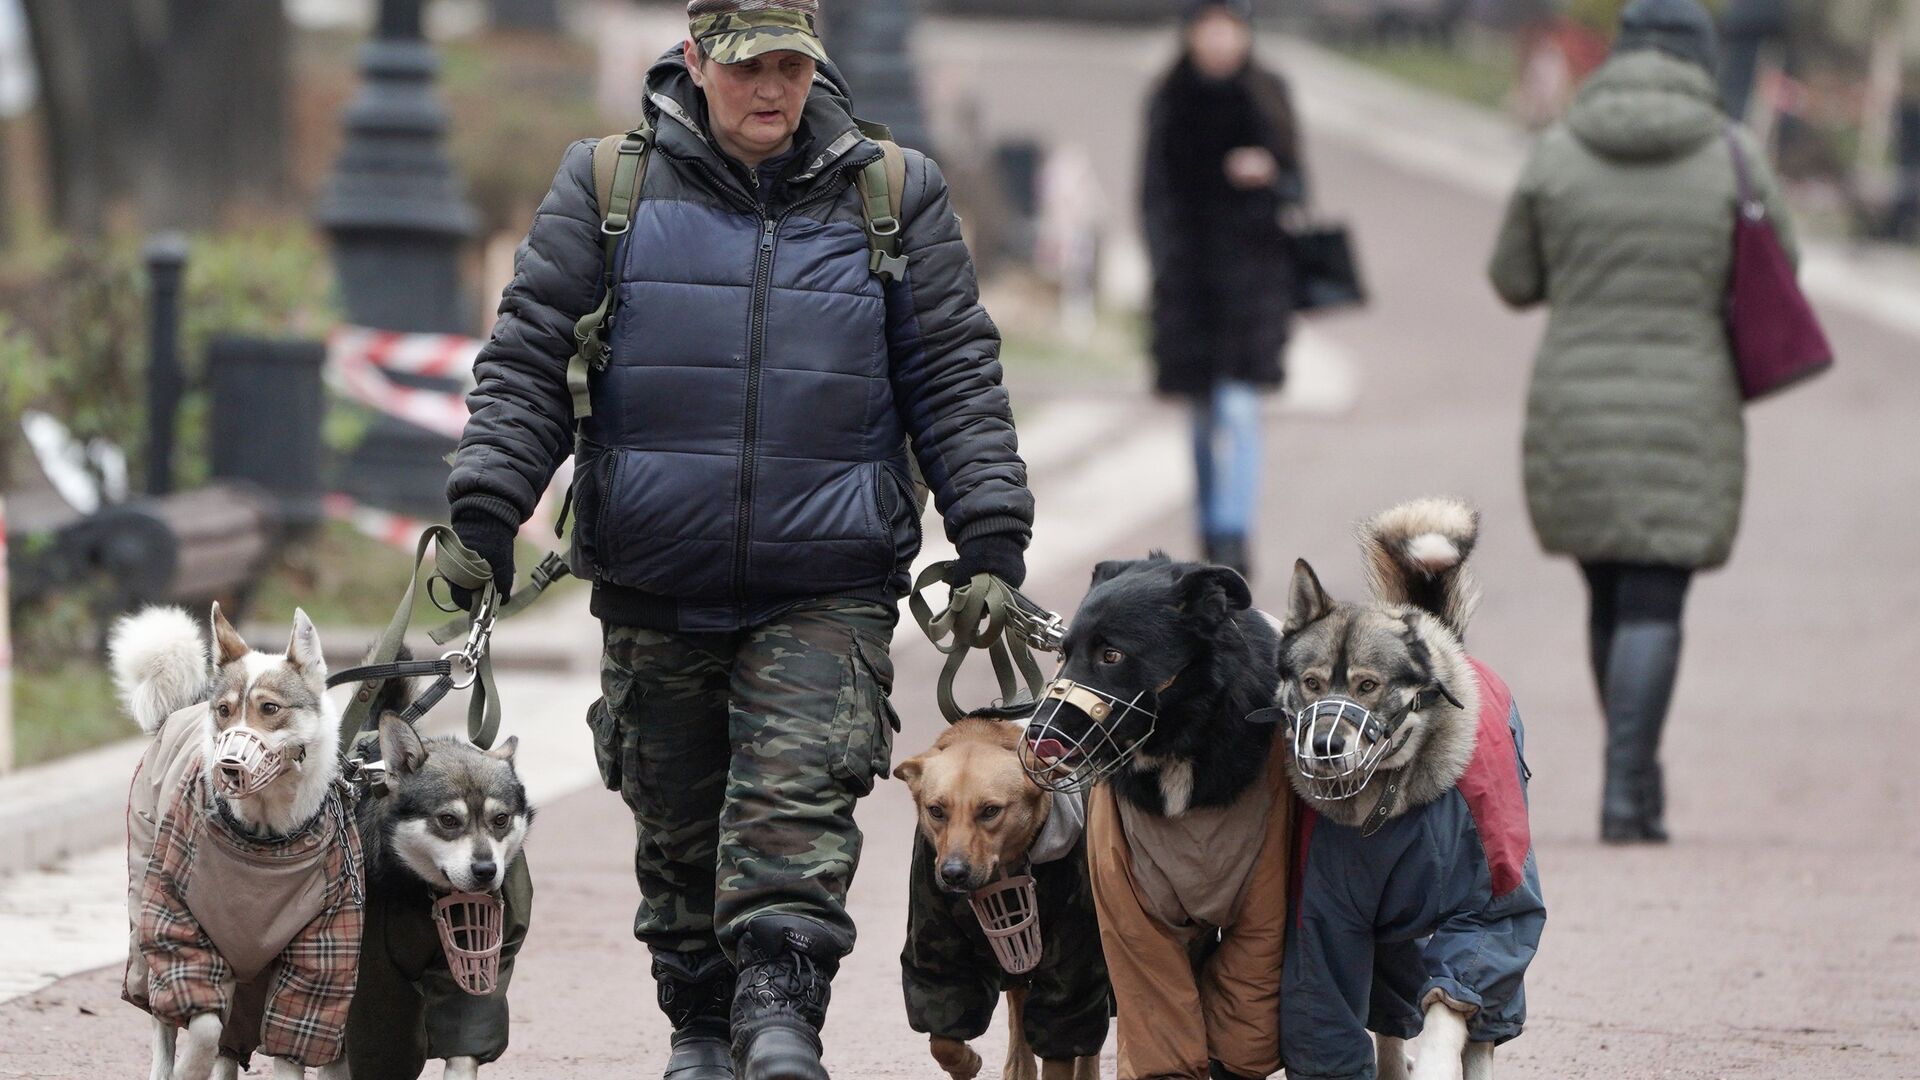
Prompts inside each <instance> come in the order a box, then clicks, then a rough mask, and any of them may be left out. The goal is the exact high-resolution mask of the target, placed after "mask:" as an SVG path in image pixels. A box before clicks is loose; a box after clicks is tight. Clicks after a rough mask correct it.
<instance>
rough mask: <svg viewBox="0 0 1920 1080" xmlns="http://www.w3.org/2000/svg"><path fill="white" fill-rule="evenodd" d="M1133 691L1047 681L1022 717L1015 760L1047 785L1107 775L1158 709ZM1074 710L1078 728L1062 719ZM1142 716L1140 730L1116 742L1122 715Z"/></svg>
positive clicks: (1060, 786)
mask: <svg viewBox="0 0 1920 1080" xmlns="http://www.w3.org/2000/svg"><path fill="white" fill-rule="evenodd" d="M1146 696H1147V695H1145V694H1144V693H1143V694H1135V695H1134V696H1133V697H1132V698H1121V697H1120V696H1118V695H1116V694H1111V693H1108V692H1107V691H1105V690H1101V689H1099V688H1098V687H1093V686H1088V685H1087V684H1086V683H1080V682H1075V681H1073V680H1072V679H1055V680H1053V682H1051V683H1049V684H1047V691H1046V694H1045V695H1044V696H1043V697H1042V698H1041V701H1040V707H1039V708H1038V709H1036V710H1034V714H1033V718H1032V719H1031V720H1029V721H1028V722H1027V733H1026V737H1025V738H1024V739H1022V740H1020V747H1019V754H1020V766H1021V768H1023V769H1025V770H1026V773H1027V778H1028V779H1030V780H1032V781H1033V782H1034V783H1035V784H1037V785H1039V786H1040V787H1041V788H1042V789H1044V790H1047V791H1058V792H1076V791H1085V790H1086V789H1088V788H1090V787H1092V786H1093V785H1094V784H1096V783H1099V782H1100V781H1101V780H1104V779H1106V778H1107V777H1109V776H1112V775H1113V774H1114V773H1115V772H1117V771H1119V769H1120V767H1121V766H1123V765H1125V764H1126V763H1127V762H1128V761H1130V760H1132V759H1133V755H1134V753H1135V752H1136V751H1138V750H1139V748H1140V744H1141V743H1144V742H1146V741H1147V739H1148V738H1150V737H1152V735H1153V730H1154V725H1155V724H1156V723H1157V722H1158V719H1159V714H1158V712H1157V711H1156V710H1155V709H1154V708H1152V707H1151V706H1150V705H1143V704H1142V703H1141V699H1142V698H1144V697H1146ZM1075 714H1077V715H1078V716H1079V717H1080V718H1081V719H1082V721H1083V722H1084V723H1085V727H1084V728H1083V729H1082V730H1080V731H1079V732H1077V733H1076V732H1074V731H1072V730H1070V729H1069V728H1068V727H1067V725H1066V724H1064V723H1063V720H1064V719H1065V717H1066V716H1072V715H1075ZM1141 718H1143V719H1144V720H1145V721H1146V730H1144V731H1142V732H1141V733H1140V734H1139V735H1138V736H1137V737H1135V738H1133V739H1130V740H1128V741H1127V742H1126V744H1125V745H1122V744H1121V742H1120V740H1119V737H1118V735H1117V732H1118V730H1119V727H1120V725H1121V724H1122V723H1124V722H1126V721H1127V720H1128V719H1141Z"/></svg>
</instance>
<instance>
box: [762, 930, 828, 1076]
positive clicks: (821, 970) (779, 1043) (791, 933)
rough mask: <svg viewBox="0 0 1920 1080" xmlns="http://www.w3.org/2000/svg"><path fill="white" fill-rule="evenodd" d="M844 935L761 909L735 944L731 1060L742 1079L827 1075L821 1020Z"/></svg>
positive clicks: (825, 1019)
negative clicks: (737, 972)
mask: <svg viewBox="0 0 1920 1080" xmlns="http://www.w3.org/2000/svg"><path fill="white" fill-rule="evenodd" d="M848 947H849V942H847V941H846V940H845V939H844V938H843V937H842V936H841V934H840V933H839V932H838V931H835V930H832V929H830V928H828V927H826V926H823V925H821V924H820V923H817V922H814V921H813V920H812V919H807V918H801V917H799V916H795V915H761V916H759V917H757V918H755V919H754V920H753V921H752V922H749V923H748V924H747V928H746V933H744V934H742V935H741V936H740V943H739V945H738V946H737V949H736V951H737V952H738V954H739V958H740V981H739V984H738V985H737V987H736V988H735V990H734V995H733V1060H734V1065H735V1067H736V1068H737V1070H738V1072H739V1075H740V1077H741V1080H828V1078H827V1070H826V1067H825V1066H823V1065H821V1064H820V1028H821V1027H822V1026H823V1025H825V1024H826V1022H827V1000H828V998H829V997H830V996H831V992H832V988H833V976H834V973H835V972H837V971H838V970H839V969H840V958H841V957H843V956H845V955H846V954H847V951H848Z"/></svg>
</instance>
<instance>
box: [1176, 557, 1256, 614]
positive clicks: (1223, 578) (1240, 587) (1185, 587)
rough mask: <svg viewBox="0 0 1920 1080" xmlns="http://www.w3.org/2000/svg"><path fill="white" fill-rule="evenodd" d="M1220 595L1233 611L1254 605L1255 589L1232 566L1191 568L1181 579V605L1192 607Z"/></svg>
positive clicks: (1243, 609)
mask: <svg viewBox="0 0 1920 1080" xmlns="http://www.w3.org/2000/svg"><path fill="white" fill-rule="evenodd" d="M1216 594H1218V595H1220V596H1223V597H1225V598H1226V601H1227V607H1228V609H1230V610H1232V611H1245V610H1247V609H1248V608H1250V607H1252V606H1253V590H1252V589H1251V588H1249V587H1248V586H1247V579H1246V578H1243V577H1241V576H1240V572H1239V571H1237V570H1235V569H1233V568H1232V567H1230V566H1203V567H1200V568H1199V569H1197V570H1190V571H1188V572H1187V573H1186V574H1185V575H1184V576H1182V577H1181V579H1180V606H1181V607H1182V608H1188V609H1191V608H1193V607H1195V606H1196V605H1198V604H1199V603H1201V602H1202V601H1205V600H1206V599H1208V598H1210V597H1212V596H1214V595H1216Z"/></svg>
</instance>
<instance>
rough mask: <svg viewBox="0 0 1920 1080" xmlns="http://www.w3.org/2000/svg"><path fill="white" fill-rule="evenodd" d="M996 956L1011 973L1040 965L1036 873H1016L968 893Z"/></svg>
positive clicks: (989, 945)
mask: <svg viewBox="0 0 1920 1080" xmlns="http://www.w3.org/2000/svg"><path fill="white" fill-rule="evenodd" d="M967 903H968V904H971V905H972V906H973V915H974V918H976V919H979V920H980V931H981V933H983V934H985V935H986V936H987V945H988V947H990V948H991V949H993V958H994V959H995V960H998V961H1000V967H1001V968H1002V969H1004V970H1005V971H1006V973H1007V974H1009V975H1024V974H1026V973H1027V972H1029V971H1032V970H1033V969H1034V968H1036V967H1038V966H1039V965H1040V894H1039V892H1038V891H1037V890H1036V889H1035V888H1034V884H1033V875H1031V874H1017V875H1014V876H1011V877H1005V878H1001V879H1000V880H999V881H996V882H993V883H991V884H989V885H986V886H983V887H981V888H979V889H975V890H974V891H973V892H971V893H969V894H968V895H967Z"/></svg>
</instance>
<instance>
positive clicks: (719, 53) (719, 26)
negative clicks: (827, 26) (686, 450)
mask: <svg viewBox="0 0 1920 1080" xmlns="http://www.w3.org/2000/svg"><path fill="white" fill-rule="evenodd" d="M819 15H820V0H692V3H689V4H688V5H687V21H688V32H689V33H690V34H692V36H693V40H694V41H695V42H697V43H698V44H699V46H700V51H701V53H703V54H705V55H706V57H707V58H708V59H709V60H713V61H715V62H716V63H721V64H738V63H740V62H741V61H743V60H751V59H753V58H754V57H756V56H762V55H764V54H766V53H770V52H779V51H780V50H782V49H786V50H791V51H793V52H797V53H800V54H802V55H805V56H811V57H813V58H814V59H815V60H825V59H826V58H827V47H826V46H825V45H823V44H821V42H820V34H819V32H818V31H817V30H816V29H815V27H814V22H815V20H816V19H818V18H819Z"/></svg>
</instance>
